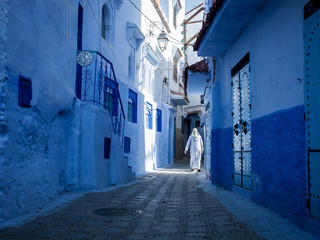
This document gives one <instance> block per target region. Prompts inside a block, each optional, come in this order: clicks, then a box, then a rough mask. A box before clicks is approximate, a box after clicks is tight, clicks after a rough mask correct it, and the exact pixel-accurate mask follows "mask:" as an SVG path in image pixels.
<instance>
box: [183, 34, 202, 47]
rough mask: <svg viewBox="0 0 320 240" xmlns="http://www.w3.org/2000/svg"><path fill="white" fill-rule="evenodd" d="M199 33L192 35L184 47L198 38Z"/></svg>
mask: <svg viewBox="0 0 320 240" xmlns="http://www.w3.org/2000/svg"><path fill="white" fill-rule="evenodd" d="M199 33H200V31H199V32H198V33H197V34H196V35H194V36H193V37H192V38H190V39H189V40H188V41H187V42H186V45H188V44H189V43H190V42H191V41H192V40H193V39H195V38H196V37H198V35H199Z"/></svg>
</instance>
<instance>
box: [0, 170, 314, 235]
mask: <svg viewBox="0 0 320 240" xmlns="http://www.w3.org/2000/svg"><path fill="white" fill-rule="evenodd" d="M204 179H205V178H204V174H203V173H198V172H191V171H190V170H189V168H188V166H187V165H183V164H179V165H175V166H173V167H170V168H166V169H160V170H157V171H154V172H152V173H148V175H145V176H143V177H140V178H139V179H138V181H137V182H136V183H134V184H132V185H128V186H122V187H118V188H116V189H113V190H111V191H106V192H94V193H87V194H84V195H82V196H81V197H79V198H77V199H75V200H74V201H71V202H69V203H68V204H67V205H66V206H63V207H59V208H57V209H56V210H55V211H53V212H51V213H50V214H47V215H41V216H38V217H37V218H36V219H34V220H33V221H31V222H27V223H25V224H23V225H22V226H20V227H11V228H4V229H0V239H1V240H4V239H8V240H10V239H14V240H17V239H19V240H23V239H39V240H42V239H43V240H46V239H57V240H58V239H59V240H61V239H90V240H94V239H101V240H102V239H128V240H130V239H132V240H134V239H143V240H149V239H150V240H151V239H155V240H161V239H165V240H171V239H174V240H179V239H181V240H197V239H254V240H259V239H266V238H264V237H261V236H263V235H264V236H272V229H271V230H270V229H267V230H266V231H267V233H268V234H269V235H268V234H265V232H264V231H259V233H260V236H259V235H258V234H257V233H256V232H255V231H254V230H252V229H254V228H255V226H254V225H252V224H251V227H250V228H249V227H248V226H249V225H250V221H249V222H248V223H246V224H248V226H247V225H246V224H244V223H243V222H245V221H243V220H242V222H240V221H239V220H238V219H241V218H240V217H239V216H237V217H235V216H234V215H233V214H232V213H231V212H230V211H229V210H228V209H227V208H226V207H225V206H224V205H223V204H221V193H219V194H220V195H219V194H217V190H216V188H214V187H212V189H214V192H211V193H210V191H208V189H206V186H205V182H208V181H204ZM200 183H201V185H202V188H199V187H198V185H199V184H200ZM205 190H206V191H205ZM221 191H222V190H221ZM223 191H224V190H223ZM222 195H223V194H222ZM227 199H228V200H227V202H228V203H227V205H228V204H230V202H231V203H232V201H231V200H232V197H230V196H229V197H228V198H227ZM230 199H231V200H230ZM105 215H106V216H105ZM255 217H257V216H255ZM255 230H259V229H255ZM260 230H261V229H260ZM296 231H297V233H299V234H300V232H301V231H300V230H296ZM299 231H300V232H299ZM278 236H279V235H278ZM297 236H298V237H299V236H302V235H295V236H291V237H297ZM303 236H307V237H311V235H310V236H309V235H308V234H307V235H303ZM268 239H269V237H268ZM277 239H286V238H277ZM289 239H299V238H289ZM303 239H313V238H303Z"/></svg>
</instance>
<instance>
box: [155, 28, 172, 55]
mask: <svg viewBox="0 0 320 240" xmlns="http://www.w3.org/2000/svg"><path fill="white" fill-rule="evenodd" d="M157 39H158V46H159V48H160V50H161V51H162V52H163V51H164V50H166V48H167V46H168V41H169V39H168V38H167V35H166V33H165V32H164V31H163V30H162V32H161V33H160V35H159V37H158V38H157Z"/></svg>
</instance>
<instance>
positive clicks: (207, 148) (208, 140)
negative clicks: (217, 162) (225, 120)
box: [205, 102, 211, 177]
mask: <svg viewBox="0 0 320 240" xmlns="http://www.w3.org/2000/svg"><path fill="white" fill-rule="evenodd" d="M205 137H206V139H205V154H206V156H205V172H206V174H207V176H209V177H210V172H211V169H210V168H211V164H210V163H211V108H210V102H209V103H208V104H207V105H206V136H205Z"/></svg>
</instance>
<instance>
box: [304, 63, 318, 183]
mask: <svg viewBox="0 0 320 240" xmlns="http://www.w3.org/2000/svg"><path fill="white" fill-rule="evenodd" d="M319 70H320V69H319ZM306 111H307V113H306V123H307V142H308V147H310V149H312V150H319V149H320V127H319V123H320V83H318V84H316V85H313V86H311V87H309V88H308V89H307V109H306ZM319 174H320V172H319ZM319 187H320V186H319Z"/></svg>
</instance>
